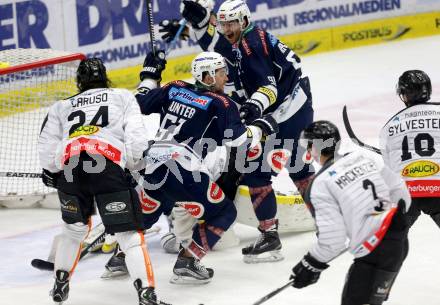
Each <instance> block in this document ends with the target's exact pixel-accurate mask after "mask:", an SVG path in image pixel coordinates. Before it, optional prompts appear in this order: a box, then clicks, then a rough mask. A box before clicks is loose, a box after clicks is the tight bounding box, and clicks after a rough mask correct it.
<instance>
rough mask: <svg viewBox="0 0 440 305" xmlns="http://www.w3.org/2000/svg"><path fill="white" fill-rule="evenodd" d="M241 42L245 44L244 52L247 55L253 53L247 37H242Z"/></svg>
mask: <svg viewBox="0 0 440 305" xmlns="http://www.w3.org/2000/svg"><path fill="white" fill-rule="evenodd" d="M241 44H242V45H243V49H244V52H245V53H246V55H247V56H249V55H251V54H252V51H251V48H250V47H249V44H248V43H247V41H246V39H245V38H242V39H241Z"/></svg>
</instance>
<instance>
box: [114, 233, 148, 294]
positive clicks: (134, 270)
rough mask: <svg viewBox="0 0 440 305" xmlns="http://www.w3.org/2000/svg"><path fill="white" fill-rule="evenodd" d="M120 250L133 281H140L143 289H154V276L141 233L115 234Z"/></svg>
mask: <svg viewBox="0 0 440 305" xmlns="http://www.w3.org/2000/svg"><path fill="white" fill-rule="evenodd" d="M115 235H116V240H117V241H118V243H119V245H120V247H121V250H122V251H123V252H124V253H125V263H126V264H127V269H128V272H129V273H130V277H131V278H132V280H133V281H135V280H136V279H140V280H141V281H142V286H143V287H146V286H148V287H154V274H153V267H152V265H151V261H150V256H149V254H148V250H147V244H146V242H145V239H144V234H143V233H142V232H136V231H130V232H123V233H116V234H115Z"/></svg>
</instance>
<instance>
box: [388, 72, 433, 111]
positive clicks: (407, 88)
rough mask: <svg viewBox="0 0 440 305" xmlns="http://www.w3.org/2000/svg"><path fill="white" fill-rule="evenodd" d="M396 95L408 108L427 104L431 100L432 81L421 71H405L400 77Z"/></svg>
mask: <svg viewBox="0 0 440 305" xmlns="http://www.w3.org/2000/svg"><path fill="white" fill-rule="evenodd" d="M396 93H397V95H399V97H400V99H401V100H402V101H403V102H404V103H405V104H406V105H407V106H411V105H415V104H420V103H425V102H427V101H429V99H430V98H431V93H432V87H431V80H430V79H429V76H428V75H427V74H426V73H425V72H423V71H421V70H408V71H405V72H403V74H402V75H401V76H400V77H399V82H398V83H397V88H396ZM404 97H406V100H404Z"/></svg>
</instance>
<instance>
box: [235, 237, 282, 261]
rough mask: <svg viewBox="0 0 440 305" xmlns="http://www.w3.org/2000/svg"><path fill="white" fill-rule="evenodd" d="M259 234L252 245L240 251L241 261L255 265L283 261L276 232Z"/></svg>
mask: <svg viewBox="0 0 440 305" xmlns="http://www.w3.org/2000/svg"><path fill="white" fill-rule="evenodd" d="M259 230H260V229H259ZM260 232H261V235H260V236H259V237H258V239H257V240H256V241H255V242H254V244H252V245H250V246H248V247H245V248H243V249H241V252H242V254H243V261H244V262H245V263H247V264H256V263H265V262H277V261H280V260H283V259H284V257H283V255H282V254H281V251H280V250H281V241H280V237H279V236H278V232H277V231H276V230H270V231H262V230H260Z"/></svg>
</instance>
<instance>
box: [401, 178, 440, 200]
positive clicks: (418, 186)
mask: <svg viewBox="0 0 440 305" xmlns="http://www.w3.org/2000/svg"><path fill="white" fill-rule="evenodd" d="M406 186H407V188H408V191H409V193H410V194H411V197H413V198H417V197H440V180H413V181H406Z"/></svg>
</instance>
